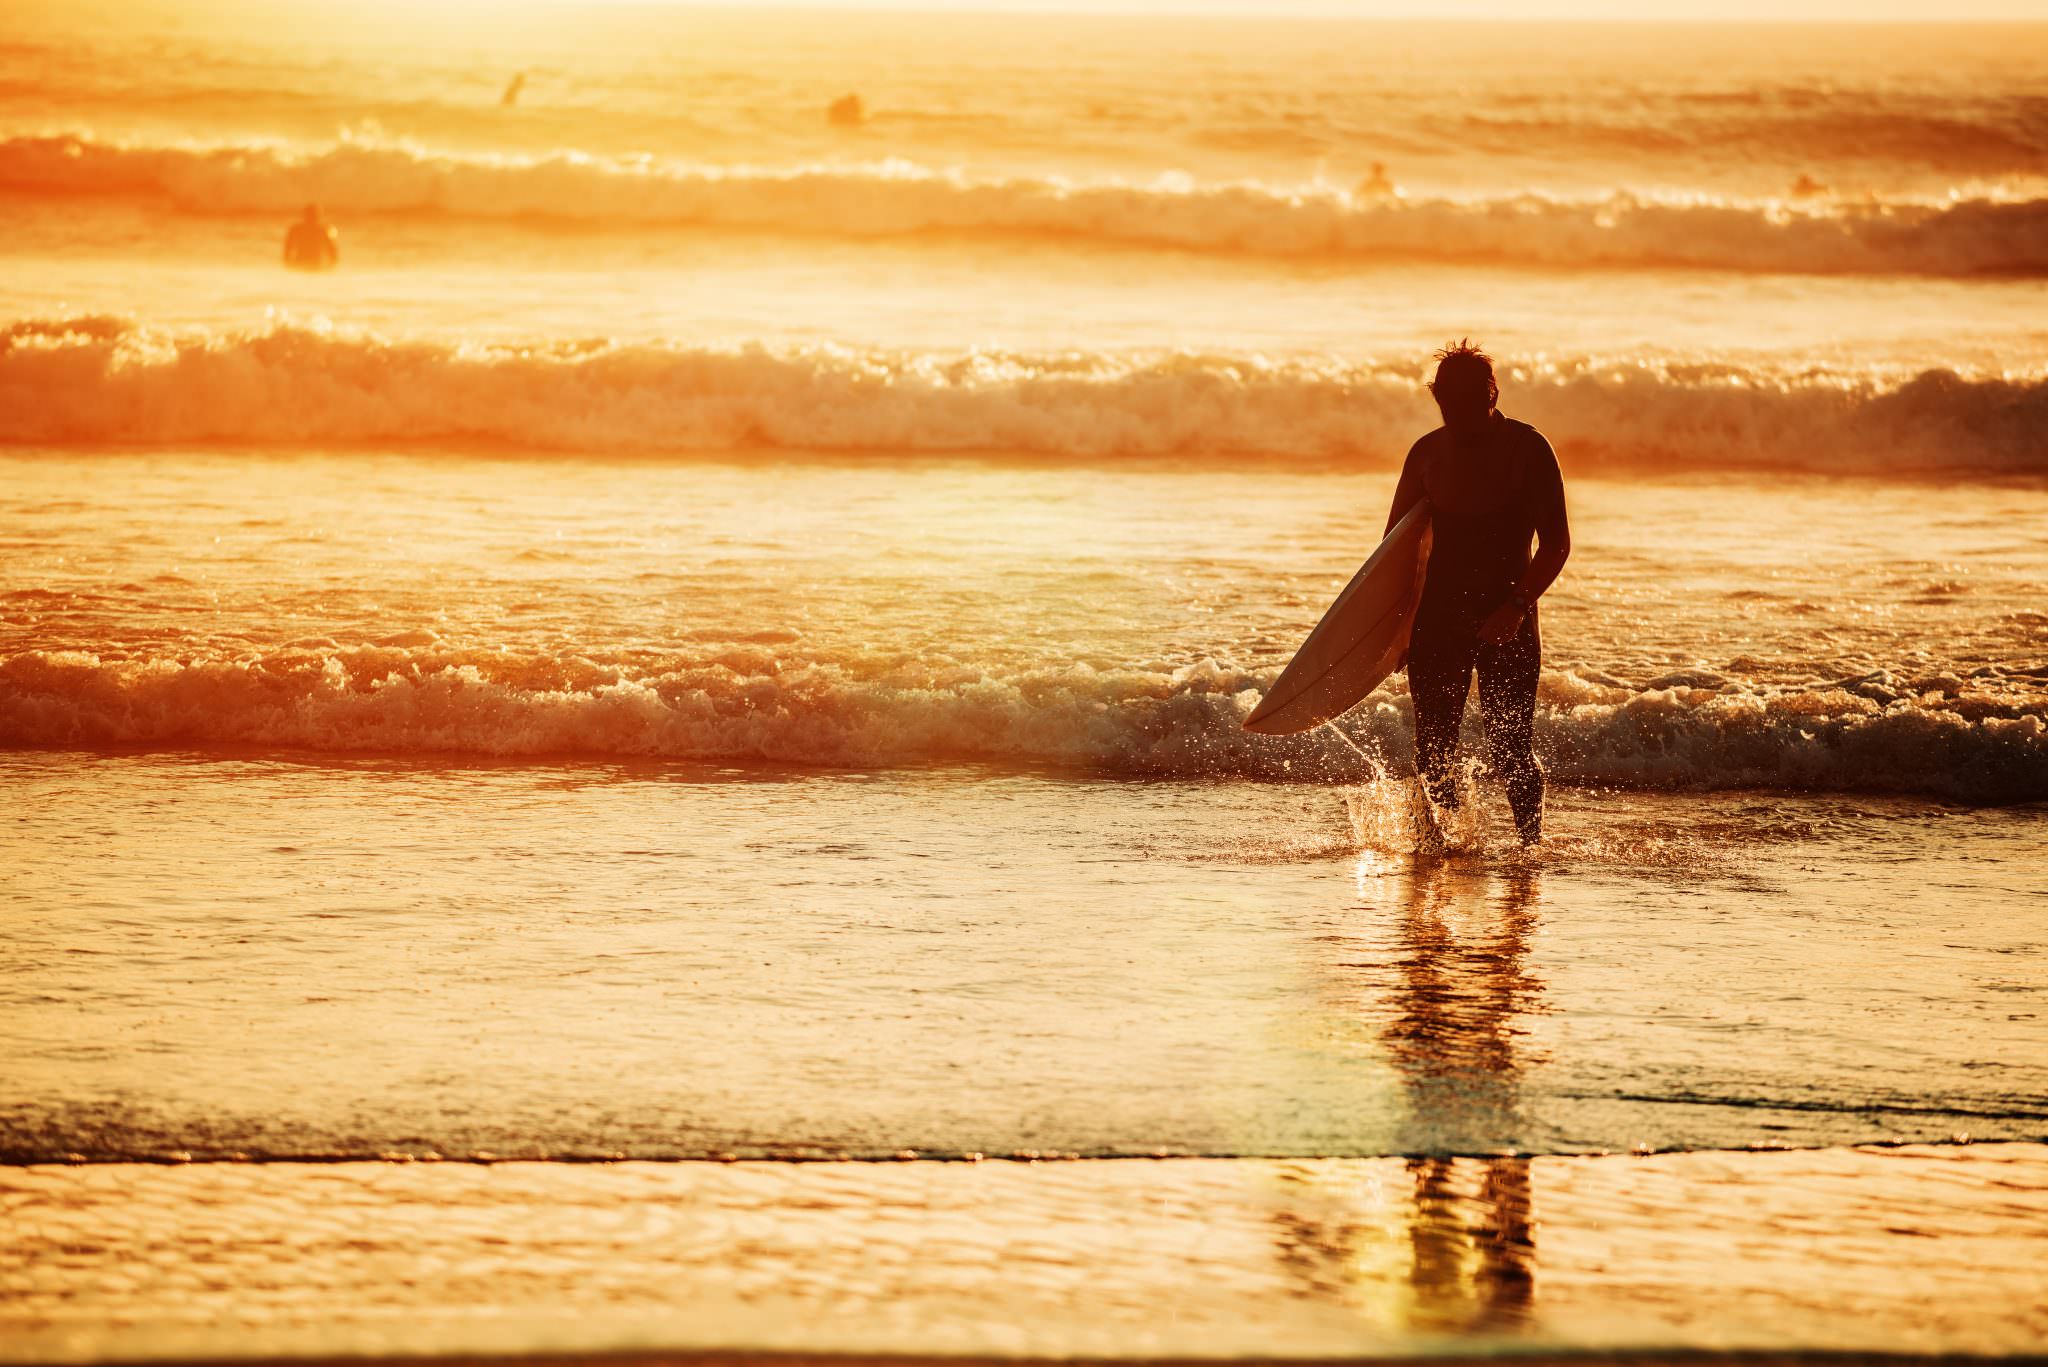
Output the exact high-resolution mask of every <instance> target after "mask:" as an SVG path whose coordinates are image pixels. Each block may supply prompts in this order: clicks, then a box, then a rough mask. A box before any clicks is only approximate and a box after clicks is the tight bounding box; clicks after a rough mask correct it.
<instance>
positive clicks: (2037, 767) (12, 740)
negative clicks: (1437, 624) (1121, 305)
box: [0, 642, 2048, 802]
mask: <svg viewBox="0 0 2048 1367" xmlns="http://www.w3.org/2000/svg"><path fill="white" fill-rule="evenodd" d="M1272 677H1273V676H1272V673H1271V672H1270V671H1267V672H1254V671H1247V670H1244V669H1239V668H1234V667H1231V666H1229V665H1226V664H1219V663H1218V662H1216V661H1214V660H1204V661H1201V662H1199V663H1196V664H1191V665H1187V666H1184V667H1181V668H1177V669H1166V668H1156V667H1154V668H1128V669H1102V668H1094V667H1090V666H1088V665H1086V664H1080V663H1075V664H1067V665H1061V666H1050V667H1046V668H1043V669H1036V670H1028V671H1023V672H1004V671H999V670H988V669H978V668H975V667H973V666H971V665H962V664H960V663H958V662H952V661H948V662H944V663H943V664H933V665H929V666H919V667H911V666H897V667H894V668H892V669H889V670H886V671H879V672H878V671H875V670H873V669H867V668H863V667H862V666H861V665H860V663H859V662H858V661H854V660H846V659H827V658H815V657H810V656H807V655H806V654H805V653H804V652H803V651H802V649H801V647H797V646H793V645H791V644H789V643H783V644H780V645H776V644H762V643H759V642H734V643H731V644H730V645H728V646H725V647H722V648H712V649H708V650H706V651H704V652H703V653H702V654H700V655H696V656H677V657H673V658H667V659H648V658H645V657H638V658H635V659H633V660H631V661H630V662H610V663H608V662H604V661H601V660H594V659H590V658H585V657H580V656H576V657H554V656H544V655H522V654H519V653H516V652H509V651H501V650H496V649H490V650H465V649H460V648H456V647H452V646H448V645H445V644H439V643H436V644H433V645H415V646H357V647H334V648H326V649H313V648H300V649H281V650H274V651H270V652H265V653H257V654H251V655H248V656H245V657H240V658H229V657H215V658H203V657H202V658H156V657H143V658H136V659H127V660H107V659H102V658H100V657H98V656H95V655H91V654H85V653H79V652H42V651H26V652H22V653H18V654H15V655H13V656H10V657H7V658H5V659H4V660H0V744H4V745H9V746H37V747H70V746H137V747H144V748H165V747H176V748H182V747H199V748H205V747H209V746H222V745H232V746H248V745H253V746H264V747H283V748H292V749H306V750H314V751H327V752H355V753H379V754H394V753H395V754H416V753H439V754H451V755H477V756H542V755H549V756H595V757H629V756H648V757H659V758H665V759H675V760H724V761H767V762H776V763H792V764H806V765H825V766H841V767H853V768H888V767H899V766H908V765H918V764H933V763H978V764H990V765H995V766H1047V765H1053V766H1070V767H1081V768H1088V769H1094V770H1098V771H1103V772H1109V773H1115V774H1129V775H1149V776H1168V777H1235V778H1252V779H1261V780H1270V781H1300V782H1356V781H1358V780H1359V779H1361V778H1362V777H1369V776H1370V775H1369V774H1368V772H1367V771H1366V769H1365V766H1364V764H1363V762H1362V761H1361V760H1360V758H1359V751H1358V750H1357V749H1354V748H1353V746H1354V744H1356V745H1361V746H1363V747H1364V748H1365V749H1366V750H1367V751H1368V752H1376V753H1377V754H1378V755H1380V756H1383V757H1385V764H1386V771H1387V772H1389V773H1393V774H1399V773H1401V772H1402V771H1403V769H1404V768H1405V767H1406V766H1407V765H1408V762H1409V761H1408V756H1409V755H1410V753H1411V749H1410V747H1411V740H1412V733H1411V728H1412V724H1413V723H1412V714H1411V712H1410V709H1409V706H1408V702H1407V699H1406V696H1405V694H1404V693H1402V691H1401V689H1400V686H1399V685H1398V684H1396V685H1393V686H1390V688H1389V689H1388V690H1387V691H1383V692H1382V693H1381V694H1380V695H1379V696H1378V697H1377V698H1376V699H1375V700H1374V701H1372V702H1371V703H1369V704H1367V705H1366V706H1364V707H1361V708H1360V709H1358V710H1357V711H1355V712H1354V713H1353V714H1352V715H1351V716H1350V717H1348V718H1346V719H1345V721H1344V723H1343V726H1344V730H1345V732H1346V733H1347V735H1348V736H1349V737H1350V740H1349V741H1347V740H1345V739H1344V738H1342V737H1339V736H1335V735H1332V734H1330V733H1329V732H1328V731H1326V730H1319V731H1315V732H1310V733H1308V734H1306V735H1302V736H1292V737H1280V738H1275V737H1266V736H1257V735H1252V734H1250V733H1247V732H1245V731H1243V730H1242V729H1241V726H1240V723H1241V722H1242V720H1243V719H1244V717H1245V716H1246V715H1248V714H1249V712H1250V710H1251V708H1252V706H1253V705H1254V704H1255V703H1256V701H1257V700H1258V697H1259V696H1260V692H1261V690H1262V689H1263V688H1265V687H1266V686H1268V685H1269V684H1270V683H1271V681H1272ZM1537 742H1538V749H1539V753H1540V754H1541V755H1542V756H1543V757H1544V760H1545V762H1546V764H1547V765H1548V766H1549V769H1550V772H1551V775H1552V777H1553V779H1554V780H1556V781H1560V782H1564V783H1568V784H1581V785H1603V786H1604V785H1615V786H1637V787H1656V788H1698V789H1717V788H1735V787H1775V788H1797V789H1811V790H1818V791H1837V792H1909V793H1927V794H1936V795H1940V796H1945V797H1951V798H1958V799H1962V800H1966V801H1979V802H2019V801H2036V800H2041V799H2048V697H2044V696H2042V695H2041V693H2040V691H2039V689H2038V688H2037V687H2034V686H2032V684H2031V683H2029V682H2028V681H2027V680H2023V679H2021V680H2006V679H2002V678H1989V677H1986V678H1980V679H1975V680H1963V679H1958V678H1953V677H1944V678H1939V679H1925V680H1913V679H1896V678H1891V677H1889V676H1868V677H1864V678H1860V679H1855V680H1843V681H1837V682H1834V683H1817V684H1814V685H1812V686H1809V687H1804V688H1761V687H1755V686H1750V685H1746V684H1742V683H1737V682H1733V681H1729V680H1725V679H1720V678H1718V677H1705V676H1697V675H1691V674H1688V675H1685V676H1682V677H1680V676H1674V677H1672V678H1664V679H1651V680H1644V681H1641V682H1640V683H1633V684H1632V683H1628V682H1625V681H1622V680H1619V679H1613V678H1609V677H1606V676H1602V675H1599V674H1597V673H1596V672H1591V671H1588V672H1583V673H1582V672H1577V671H1573V670H1552V671H1549V672H1547V673H1546V674H1545V676H1544V680H1543V684H1542V689H1541V693H1540V701H1539V710H1538V717H1537Z"/></svg>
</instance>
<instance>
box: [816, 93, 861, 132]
mask: <svg viewBox="0 0 2048 1367" xmlns="http://www.w3.org/2000/svg"><path fill="white" fill-rule="evenodd" d="M867 116H868V111H867V109H866V107H865V106H863V105H862V104H861V102H860V96H858V95H841V96H840V97H839V98H838V99H836V100H834V101H832V103H831V104H829V105H826V106H825V118H826V120H827V121H828V122H830V123H832V124H833V125H834V126H836V127H839V128H858V127H859V126H860V125H861V124H862V123H863V122H864V121H865V120H866V119H867Z"/></svg>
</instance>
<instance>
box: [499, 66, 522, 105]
mask: <svg viewBox="0 0 2048 1367" xmlns="http://www.w3.org/2000/svg"><path fill="white" fill-rule="evenodd" d="M524 89H526V73H525V72H523V71H515V72H513V73H512V79H511V81H510V82H509V83H507V85H506V86H505V93H504V94H503V95H501V96H499V97H498V103H499V104H501V105H503V106H505V108H507V109H510V108H511V107H512V106H513V105H515V104H518V103H519V92H520V91H522V90H524Z"/></svg>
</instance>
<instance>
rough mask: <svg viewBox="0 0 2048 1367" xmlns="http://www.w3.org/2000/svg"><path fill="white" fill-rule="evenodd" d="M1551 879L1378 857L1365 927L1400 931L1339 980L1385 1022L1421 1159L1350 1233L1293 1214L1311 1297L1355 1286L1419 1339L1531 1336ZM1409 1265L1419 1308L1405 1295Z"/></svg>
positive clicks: (1353, 1002)
mask: <svg viewBox="0 0 2048 1367" xmlns="http://www.w3.org/2000/svg"><path fill="white" fill-rule="evenodd" d="M1541 879H1542V873H1541V870H1540V869H1537V868H1533V867H1520V866H1516V867H1511V868H1509V869H1506V870H1496V871H1492V872H1475V871H1473V870H1470V869H1466V868H1463V867H1461V866H1460V865H1459V864H1458V863H1454V862H1451V861H1445V860H1417V861H1415V862H1414V863H1413V864H1411V865H1399V864H1395V863H1393V862H1392V861H1389V860H1386V859H1384V857H1382V856H1379V855H1376V854H1367V855H1366V856H1364V857H1363V858H1362V860H1361V863H1360V868H1359V891H1360V894H1361V898H1362V901H1363V903H1364V906H1363V909H1362V914H1364V915H1369V916H1379V917H1384V918H1385V922H1384V924H1386V925H1388V926H1389V927H1390V928H1391V932H1392V934H1391V938H1390V939H1389V940H1388V941H1387V942H1386V943H1385V945H1384V952H1383V953H1382V954H1381V955H1379V956H1377V957H1368V958H1364V959H1360V958H1357V957H1354V956H1355V955H1356V954H1357V952H1358V951H1357V949H1356V947H1355V946H1354V947H1353V949H1352V950H1351V953H1350V954H1347V956H1346V957H1345V958H1344V959H1343V960H1342V961H1340V962H1337V963H1333V964H1331V965H1328V966H1327V968H1326V971H1327V972H1331V973H1343V972H1346V971H1347V970H1348V971H1350V972H1351V973H1352V974H1353V975H1354V976H1362V977H1363V978H1364V982H1363V983H1362V984H1356V985H1354V984H1345V985H1343V986H1342V987H1341V988H1340V990H1338V991H1337V992H1335V993H1334V994H1330V995H1332V996H1334V998H1335V999H1336V1000H1338V1001H1342V1002H1344V1003H1347V1005H1348V1009H1351V1010H1355V1011H1362V1012H1369V1013H1374V1014H1378V1013H1379V1012H1381V1011H1383V1012H1384V1015H1383V1016H1382V1018H1381V1020H1380V1024H1379V1041H1380V1044H1381V1045H1382V1047H1383V1048H1384V1050H1385V1054H1386V1057H1387V1058H1388V1059H1389V1060H1390V1061H1391V1062H1392V1064H1393V1065H1394V1068H1395V1070H1396V1072H1397V1074H1398V1076H1399V1078H1400V1082H1401V1086H1402V1090H1403V1093H1404V1095H1405V1100H1406V1103H1407V1118H1406V1120H1405V1122H1404V1124H1403V1125H1402V1127H1401V1128H1400V1130H1399V1131H1398V1132H1397V1139H1396V1144H1397V1147H1398V1148H1399V1150H1400V1151H1401V1152H1404V1153H1407V1154H1408V1155H1410V1156H1409V1157H1408V1158H1407V1160H1406V1166H1407V1173H1408V1176H1409V1178H1410V1180H1411V1182H1412V1184H1413V1192H1412V1196H1410V1195H1408V1194H1407V1193H1400V1194H1398V1195H1397V1194H1393V1193H1387V1194H1386V1195H1385V1196H1384V1197H1383V1200H1382V1202H1381V1204H1380V1209H1379V1210H1378V1211H1377V1212H1371V1213H1368V1212H1364V1211H1359V1210H1358V1208H1357V1207H1358V1202H1356V1201H1354V1202H1351V1203H1340V1206H1342V1205H1345V1204H1348V1205H1349V1208H1350V1211H1351V1214H1350V1215H1349V1216H1348V1217H1346V1218H1332V1217H1331V1216H1330V1215H1329V1214H1328V1213H1327V1210H1326V1211H1325V1213H1324V1214H1323V1215H1322V1216H1321V1217H1320V1218H1313V1217H1305V1216H1304V1215H1303V1214H1302V1209H1303V1207H1304V1205H1305V1204H1306V1203H1304V1202H1299V1201H1293V1202H1282V1203H1281V1204H1280V1208H1279V1209H1278V1211H1277V1212H1276V1223H1277V1226H1278V1229H1279V1243H1280V1246H1281V1258H1282V1261H1283V1263H1285V1264H1286V1265H1287V1266H1288V1267H1289V1268H1290V1269H1291V1270H1292V1271H1293V1272H1294V1273H1295V1275H1296V1276H1298V1277H1301V1278H1302V1279H1303V1280H1304V1283H1305V1289H1306V1290H1307V1291H1308V1292H1309V1293H1310V1294H1314V1295H1318V1296H1326V1295H1328V1294H1329V1293H1330V1292H1331V1291H1332V1289H1333V1286H1332V1283H1333V1282H1337V1281H1341V1280H1343V1279H1344V1278H1345V1276H1347V1275H1348V1277H1349V1278H1350V1279H1351V1281H1352V1282H1353V1286H1352V1287H1351V1290H1352V1292H1353V1293H1354V1294H1353V1295H1352V1296H1350V1297H1349V1299H1351V1300H1353V1302H1354V1303H1357V1304H1360V1305H1365V1304H1368V1303H1370V1304H1375V1305H1377V1306H1379V1307H1381V1308H1382V1309H1386V1308H1389V1307H1390V1306H1398V1307H1399V1308H1398V1310H1396V1311H1395V1313H1393V1314H1392V1315H1390V1316H1388V1318H1390V1319H1392V1320H1394V1321H1396V1322H1397V1325H1398V1327H1400V1328H1403V1329H1406V1330H1409V1331H1411V1332H1420V1333H1473V1332H1480V1333H1483V1332H1487V1331H1494V1330H1497V1331H1512V1330H1516V1329H1519V1328H1522V1327H1524V1326H1525V1325H1526V1324H1527V1322H1528V1321H1529V1318H1530V1314H1531V1308H1532V1306H1533V1304H1534V1298H1535V1289H1536V1238H1535V1232H1536V1220H1535V1216H1534V1209H1533V1199H1532V1190H1531V1182H1530V1160H1529V1158H1528V1157H1527V1156H1526V1155H1525V1154H1520V1153H1517V1152H1516V1149H1517V1147H1518V1146H1517V1144H1516V1143H1515V1138H1516V1136H1517V1135H1518V1134H1519V1133H1520V1132H1521V1131H1522V1128H1523V1126H1522V1117H1521V1110H1520V1107H1521V1081H1522V1077H1523V1074H1524V1072H1525V1070H1526V1069H1527V1068H1528V1067H1529V1066H1530V1065H1531V1064H1532V1063H1534V1062H1536V1061H1537V1060H1536V1059H1535V1058H1534V1056H1533V1055H1532V1054H1531V1052H1530V1050H1529V1047H1528V1045H1527V1042H1526V1040H1527V1034H1528V1032H1527V1029H1526V1027H1525V1026H1524V1025H1522V1024H1521V1022H1522V1021H1523V1020H1524V1018H1526V1017H1528V1016H1529V1015H1532V1014H1534V1013H1536V1012H1538V1011H1541V1010H1542V1009H1543V1001H1542V999H1543V984H1542V983H1541V981H1540V980H1538V979H1537V978H1536V977H1535V976H1534V975H1533V974H1532V973H1531V972H1530V971H1529V968H1528V966H1527V959H1528V952H1529V942H1530V938H1531V936H1532V934H1533V932H1534V930H1535V927H1536V924H1537V905H1538V902H1539V901H1540V898H1541V893H1542V882H1541ZM1347 938H1348V937H1333V939H1334V941H1335V942H1336V943H1338V944H1340V945H1342V944H1344V943H1345V942H1346V939H1347ZM1475 1155H1476V1156H1475ZM1404 1198H1405V1199H1404ZM1332 1208H1333V1209H1334V1208H1336V1207H1332ZM1404 1231H1405V1238H1404V1237H1403V1232H1404ZM1389 1244H1395V1245H1398V1244H1405V1249H1404V1250H1403V1249H1395V1248H1390V1247H1389ZM1375 1250H1376V1251H1377V1252H1376V1255H1375ZM1401 1252H1405V1259H1403V1258H1401V1257H1400V1256H1399V1254H1400V1253H1401ZM1402 1261H1405V1263H1406V1294H1405V1295H1401V1294H1390V1293H1395V1292H1397V1291H1398V1288H1396V1287H1394V1286H1392V1285H1390V1283H1391V1282H1392V1281H1393V1280H1394V1279H1395V1278H1396V1277H1397V1276H1398V1275H1399V1274H1398V1272H1397V1271H1395V1269H1396V1268H1397V1267H1398V1265H1399V1264H1400V1262H1402ZM1368 1281H1371V1282H1377V1283H1379V1287H1378V1290H1379V1294H1378V1295H1374V1294H1372V1291H1371V1290H1370V1289H1368V1287H1367V1286H1366V1285H1365V1283H1366V1282H1368Z"/></svg>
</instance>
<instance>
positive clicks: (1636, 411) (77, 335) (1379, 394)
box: [0, 316, 2048, 474]
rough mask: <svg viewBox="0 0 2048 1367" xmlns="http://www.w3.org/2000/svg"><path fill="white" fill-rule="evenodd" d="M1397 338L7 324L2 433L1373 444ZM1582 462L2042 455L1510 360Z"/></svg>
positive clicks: (1121, 452)
mask: <svg viewBox="0 0 2048 1367" xmlns="http://www.w3.org/2000/svg"><path fill="white" fill-rule="evenodd" d="M1419 379H1420V375H1419V372H1418V371H1417V370H1416V368H1415V366H1414V364H1413V362H1412V361H1409V362H1403V363H1402V364H1399V365H1392V364H1378V363H1374V362H1370V361H1366V362H1352V361H1343V360H1338V359H1334V358H1327V357H1326V358H1314V357H1309V358H1293V359H1273V358H1268V357H1264V356H1259V355H1239V356H1231V355H1215V354H1198V353H1184V352H1183V353H1170V354H1157V353H1152V354H1129V353H1090V352H1064V353H1054V354H1029V353H1018V352H1001V351H977V352H969V353H956V354H925V353H905V352H894V351H881V350H857V349H853V348H846V347H838V346H819V347H813V348H795V349H780V350H770V349H767V348H763V347H758V346H754V347H730V348H721V347H689V346H681V345H668V344H647V343H640V344H626V343H618V342H613V341H610V340H607V339H603V338H589V339H577V340H557V341H552V342H545V343H539V344H534V345H510V344H488V345H486V344H477V343H467V342H460V341H446V340H432V339H411V340H389V339H385V338H381V337H377V336H374V335H371V334H367V333H361V332H351V331H345V330H338V329H334V328H330V327H326V326H324V325H311V326H302V325H296V324H290V323H277V324H272V325H269V326H266V327H264V328H260V329H254V330H247V331H221V332H210V331H206V330H170V329H163V328H157V327H151V326H147V325H143V324H138V323H135V322H132V321H130V320H127V319H122V318H116V317H108V316H91V317H75V318H62V319H31V320H27V321H23V322H19V323H15V324H13V325H12V326H9V327H6V328H4V329H0V444H7V445H14V446H35V445H42V446H78V445H86V446H91V445H174V444H206V443H214V444H229V445H289V444H298V445H307V444H311V445H340V446H397V447H400V448H410V449H421V448H436V447H488V448H493V449H513V450H547V451H577V452H592V453H637V452H744V451H803V452H824V453H863V452H896V453H919V452H931V453H937V452H950V453H985V454H989V455H994V456H1028V457H1040V458H1052V459H1066V460H1090V459H1108V458H1124V459H1130V458H1172V459H1177V460H1187V461H1200V460H1216V459H1230V460H1234V461H1243V460H1262V461H1271V462H1281V463H1287V462H1292V463H1298V464H1327V465H1339V464H1341V465H1360V464H1364V465H1378V466H1386V465H1391V464H1392V463H1394V462H1396V461H1398V459H1399V458H1400V456H1401V455H1402V453H1403V452H1405V451H1406V449H1407V447H1408V444H1409V443H1410V442H1411V441H1412V440H1413V438H1414V437H1415V435H1416V434H1417V433H1418V432H1421V431H1423V430H1426V429H1427V428H1428V427H1430V426H1432V425H1433V424H1434V422H1435V415H1434V412H1433V410H1431V409H1430V408H1429V406H1428V404H1427V401H1426V399H1425V398H1424V396H1423V394H1422V391H1421V389H1420V387H1419V383H1418V381H1419ZM1506 380H1507V385H1508V387H1509V389H1510V390H1511V396H1512V399H1511V409H1512V411H1513V413H1514V415H1515V416H1517V417H1519V418H1523V419H1525V420H1527V421H1530V422H1533V423H1535V424H1536V425H1537V426H1538V427H1540V428H1542V429H1543V430H1544V431H1545V432H1546V433H1547V434H1548V435H1549V436H1550V438H1551V440H1552V441H1553V442H1554V443H1555V444H1556V445H1557V446H1558V448H1559V449H1560V450H1561V451H1564V452H1565V453H1567V455H1568V456H1571V457H1573V458H1575V459H1577V460H1579V461H1581V462H1585V463H1600V462H1603V461H1604V462H1611V463H1614V464H1618V465H1623V466H1626V465H1630V464H1636V463H1644V462H1649V463H1662V462H1670V461H1674V460H1675V461H1681V462H1685V463H1688V464H1691V465H1694V466H1701V467H1718V468H1770V469H1812V470H1821V471H1829V472H1836V473H1862V472H1890V473H1908V472H1916V471H1921V472H1926V471H1940V472H1966V471H1985V472H2000V473H2008V474H2010V473H2040V472H2042V471H2043V470H2044V469H2048V446H2044V444H2043V442H2042V440H2041V433H2042V432H2043V431H2044V430H2048V376H2040V375H2035V376H2031V377H2024V378H2009V377H2008V378H1988V377H1980V378H1968V377H1964V376H1961V375H1958V374H1956V373H1954V372H1952V371H1946V370H1929V371H1925V372H1922V373H1920V374H1918V375H1912V376H1903V375H1901V376H1893V375H1886V374H1882V373H1874V372H1834V371H1827V370H1820V369H1811V370H1797V371H1795V370H1772V369H1767V368H1755V367H1744V366H1740V365H1729V364H1719V363H1705V362H1701V363H1679V362H1642V361H1636V360H1629V361H1615V360H1608V359H1603V358H1600V357H1582V358H1578V359H1563V360H1560V359H1546V360H1542V361H1537V362H1530V363H1526V364H1516V363H1513V362H1512V361H1510V363H1509V364H1508V367H1507V374H1506Z"/></svg>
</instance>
